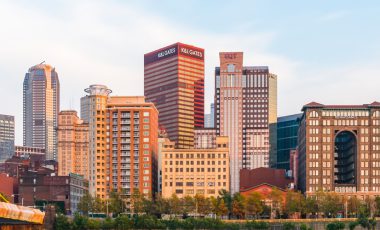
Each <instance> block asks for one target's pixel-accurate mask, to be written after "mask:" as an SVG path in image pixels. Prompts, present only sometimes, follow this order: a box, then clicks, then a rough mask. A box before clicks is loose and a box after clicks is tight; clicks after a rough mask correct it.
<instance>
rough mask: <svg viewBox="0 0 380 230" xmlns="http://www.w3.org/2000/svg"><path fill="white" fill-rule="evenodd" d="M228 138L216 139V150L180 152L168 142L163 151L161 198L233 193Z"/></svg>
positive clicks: (214, 195) (215, 195) (183, 150)
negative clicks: (223, 191)
mask: <svg viewBox="0 0 380 230" xmlns="http://www.w3.org/2000/svg"><path fill="white" fill-rule="evenodd" d="M229 162H230V161H229V147H228V137H216V147H215V148H208V149H195V148H192V149H177V148H175V143H174V142H170V141H169V140H168V139H167V141H166V142H165V143H164V148H163V150H162V162H161V164H162V197H164V198H169V197H171V196H172V195H173V194H175V195H176V196H178V197H179V198H182V197H185V196H195V195H196V194H200V195H203V196H205V197H217V196H218V195H219V191H220V190H222V189H224V190H226V191H230V167H229Z"/></svg>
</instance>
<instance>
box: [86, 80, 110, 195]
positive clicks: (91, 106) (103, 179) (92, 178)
mask: <svg viewBox="0 0 380 230" xmlns="http://www.w3.org/2000/svg"><path fill="white" fill-rule="evenodd" d="M84 91H85V92H86V93H87V94H88V95H86V96H84V97H82V98H81V119H83V121H84V122H86V123H88V126H89V162H90V166H89V191H90V194H91V195H93V196H97V197H100V198H101V199H106V198H107V194H108V193H109V182H110V181H109V173H110V172H109V167H108V165H109V160H110V159H109V153H108V152H107V146H106V145H107V141H106V138H107V137H106V136H107V134H106V105H107V100H108V96H109V94H110V93H111V92H112V90H110V89H108V88H107V86H104V85H90V87H89V88H87V89H85V90H84Z"/></svg>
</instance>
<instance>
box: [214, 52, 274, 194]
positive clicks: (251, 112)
mask: <svg viewBox="0 0 380 230" xmlns="http://www.w3.org/2000/svg"><path fill="white" fill-rule="evenodd" d="M219 57H220V67H217V68H216V69H215V121H216V122H215V124H216V127H215V128H216V130H217V134H218V135H221V136H228V137H229V141H230V145H229V146H230V159H231V162H230V167H231V170H230V172H231V192H232V193H235V192H238V191H239V171H240V170H241V169H242V168H249V169H254V168H258V167H269V152H270V148H271V147H273V148H274V146H271V145H275V143H276V141H277V140H276V135H273V136H271V138H269V137H270V135H269V133H274V134H275V133H276V132H275V130H271V128H270V124H272V123H276V121H277V76H276V75H274V74H271V73H269V69H268V67H266V66H253V67H244V66H243V53H242V52H222V53H220V54H219ZM271 127H273V128H275V126H271Z"/></svg>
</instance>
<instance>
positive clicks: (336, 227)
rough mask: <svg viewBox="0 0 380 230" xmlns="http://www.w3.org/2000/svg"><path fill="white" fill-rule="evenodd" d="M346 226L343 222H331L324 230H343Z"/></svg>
mask: <svg viewBox="0 0 380 230" xmlns="http://www.w3.org/2000/svg"><path fill="white" fill-rule="evenodd" d="M345 227H346V225H345V224H344V223H343V222H332V223H329V224H327V226H326V229H327V230H340V229H344V228H345Z"/></svg>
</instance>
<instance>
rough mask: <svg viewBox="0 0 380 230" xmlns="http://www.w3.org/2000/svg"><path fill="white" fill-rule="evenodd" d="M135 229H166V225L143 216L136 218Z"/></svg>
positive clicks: (148, 216) (154, 218) (155, 219)
mask: <svg viewBox="0 0 380 230" xmlns="http://www.w3.org/2000/svg"><path fill="white" fill-rule="evenodd" d="M134 228H135V229H164V228H165V225H164V224H163V223H162V222H161V221H157V218H156V217H154V216H150V215H142V216H137V217H135V220H134Z"/></svg>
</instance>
